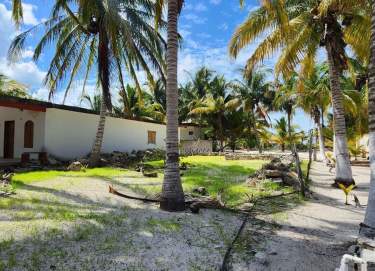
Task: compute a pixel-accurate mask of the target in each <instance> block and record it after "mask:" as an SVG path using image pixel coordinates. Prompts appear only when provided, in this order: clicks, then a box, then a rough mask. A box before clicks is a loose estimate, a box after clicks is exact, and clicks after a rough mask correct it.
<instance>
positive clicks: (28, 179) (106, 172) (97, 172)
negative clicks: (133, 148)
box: [13, 167, 129, 187]
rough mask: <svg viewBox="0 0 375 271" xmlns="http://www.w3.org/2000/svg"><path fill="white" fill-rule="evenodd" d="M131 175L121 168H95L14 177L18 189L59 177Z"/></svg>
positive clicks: (33, 172) (35, 172)
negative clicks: (25, 185)
mask: <svg viewBox="0 0 375 271" xmlns="http://www.w3.org/2000/svg"><path fill="white" fill-rule="evenodd" d="M127 173H129V170H125V169H120V168H110V167H103V168H93V169H85V170H84V171H79V172H74V171H59V170H45V171H31V172H25V173H17V174H16V175H15V176H14V177H13V183H14V185H15V186H16V187H19V186H22V185H24V184H30V183H34V182H42V181H50V180H53V179H55V178H58V177H94V178H112V177H118V176H123V175H124V174H127Z"/></svg>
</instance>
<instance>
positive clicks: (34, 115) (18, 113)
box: [0, 106, 45, 158]
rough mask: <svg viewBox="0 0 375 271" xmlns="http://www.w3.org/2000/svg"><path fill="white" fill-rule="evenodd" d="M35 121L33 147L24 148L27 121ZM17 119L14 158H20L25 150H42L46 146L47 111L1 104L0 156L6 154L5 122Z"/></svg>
mask: <svg viewBox="0 0 375 271" xmlns="http://www.w3.org/2000/svg"><path fill="white" fill-rule="evenodd" d="M28 120H31V121H32V122H34V144H33V148H32V149H29V148H24V147H23V146H24V133H25V122H26V121H28ZM5 121H15V138H14V158H20V157H21V154H22V153H23V152H40V151H42V150H43V147H44V144H43V142H44V121H45V113H44V112H36V111H29V110H20V109H17V108H10V107H3V106H0V157H3V156H4V123H5Z"/></svg>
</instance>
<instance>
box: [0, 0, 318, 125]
mask: <svg viewBox="0 0 375 271" xmlns="http://www.w3.org/2000/svg"><path fill="white" fill-rule="evenodd" d="M185 2H186V4H185V6H184V9H183V13H182V14H181V17H180V25H179V31H180V33H181V35H182V36H183V38H184V43H183V45H182V50H181V51H180V55H179V67H178V69H179V82H180V83H183V82H185V81H187V80H189V73H190V74H193V73H194V72H195V71H196V70H197V69H199V68H200V67H202V66H207V67H208V68H210V69H211V70H213V71H216V72H217V73H219V74H224V75H225V76H226V77H227V79H228V80H231V79H235V78H240V73H239V69H240V68H242V67H243V66H244V63H245V62H246V59H247V58H248V57H249V56H250V55H251V53H252V52H253V51H254V49H255V48H256V46H257V44H258V42H255V43H253V44H250V45H249V47H248V48H247V49H246V50H244V51H243V52H242V53H241V54H240V55H239V56H238V59H236V60H233V59H230V58H229V57H228V49H227V48H228V42H229V40H230V37H231V35H232V34H233V32H234V30H235V28H236V26H238V25H239V24H240V23H241V22H243V21H244V20H245V18H246V17H247V16H248V14H249V12H250V11H251V10H253V9H255V8H256V7H257V6H258V5H259V0H248V1H247V5H246V7H244V8H243V9H240V7H239V1H238V0H204V1H202V0H186V1H185ZM51 3H53V1H48V0H39V1H37V0H24V17H25V18H24V21H25V24H24V25H23V26H22V29H28V28H30V27H32V26H33V25H36V24H38V23H40V22H41V21H43V20H44V19H45V18H48V16H49V13H50V8H51ZM10 10H11V4H10V1H9V0H0V26H1V27H0V46H1V47H0V48H1V49H0V73H5V74H6V75H8V76H10V77H12V78H14V79H17V80H19V81H21V82H23V83H24V84H26V85H27V86H28V87H29V88H30V90H31V92H32V95H33V96H34V97H36V98H38V99H47V97H48V90H47V89H46V87H45V86H44V85H43V78H44V75H45V73H46V70H47V68H48V64H49V61H50V59H51V57H52V53H53V51H51V50H50V51H47V52H45V54H44V55H43V56H42V58H41V60H40V61H39V62H38V63H34V62H32V61H31V56H32V50H33V48H34V46H35V43H36V41H37V39H38V35H36V36H35V37H33V39H31V40H30V42H29V43H28V44H27V49H26V51H25V52H24V54H23V58H22V59H21V60H20V61H19V62H18V63H16V64H13V65H11V66H9V65H8V63H7V61H6V53H7V48H8V46H9V44H10V41H11V39H12V38H13V37H14V36H15V34H16V33H17V31H16V29H15V27H14V25H13V23H12V21H11V18H10V15H11V12H10ZM274 61H275V58H271V59H268V60H266V61H265V63H264V64H265V65H266V66H269V67H272V64H273V63H274ZM140 76H141V77H142V74H140ZM80 85H81V82H76V83H75V85H74V86H73V90H72V91H71V94H70V95H69V97H68V99H67V104H72V105H79V97H80V94H81V87H80ZM87 89H88V92H89V93H90V92H91V93H92V92H95V78H91V80H90V82H89V85H88V88H87ZM62 96H63V93H62V91H60V92H58V93H57V94H56V95H55V97H54V100H53V101H54V102H56V103H61V102H62ZM279 117H280V114H279V113H277V114H273V115H272V118H279ZM294 121H295V123H296V124H297V125H298V126H299V127H300V128H302V129H304V130H307V129H309V128H310V127H311V126H312V122H311V120H310V119H309V118H308V117H307V116H306V115H305V114H303V113H302V112H300V111H298V112H297V113H296V115H295V119H294Z"/></svg>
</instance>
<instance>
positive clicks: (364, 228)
mask: <svg viewBox="0 0 375 271" xmlns="http://www.w3.org/2000/svg"><path fill="white" fill-rule="evenodd" d="M371 11H372V17H371V57H370V66H369V83H368V85H369V96H368V97H369V98H368V102H369V107H368V110H369V144H370V168H371V175H370V176H371V177H370V180H371V181H370V192H369V198H368V203H367V208H366V214H365V220H364V223H363V224H361V230H360V233H361V234H363V235H365V236H367V237H370V238H375V2H374V1H372V8H371Z"/></svg>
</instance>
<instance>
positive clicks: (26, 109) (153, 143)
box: [0, 96, 212, 160]
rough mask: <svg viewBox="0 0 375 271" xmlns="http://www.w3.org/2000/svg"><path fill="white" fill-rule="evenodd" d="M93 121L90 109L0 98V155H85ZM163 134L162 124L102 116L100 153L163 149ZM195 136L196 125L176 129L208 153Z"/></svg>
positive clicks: (96, 118) (94, 127) (94, 125)
mask: <svg viewBox="0 0 375 271" xmlns="http://www.w3.org/2000/svg"><path fill="white" fill-rule="evenodd" d="M98 121H99V116H98V115H97V114H96V113H94V112H93V111H91V110H87V109H83V108H78V107H71V106H64V105H57V104H52V103H47V102H40V101H35V100H29V99H20V98H14V97H9V96H1V97H0V158H1V159H19V158H21V156H22V154H23V153H40V152H46V153H47V154H49V155H52V156H54V157H57V158H59V159H63V160H70V159H74V158H78V157H82V156H85V155H87V154H88V153H89V152H90V150H91V147H92V144H93V142H94V138H95V135H96V130H97V125H98ZM165 137H166V127H165V124H162V123H156V122H152V121H141V120H131V119H123V118H115V117H107V119H106V125H105V132H104V140H103V149H102V151H103V152H104V153H110V152H113V151H120V152H131V151H133V150H145V149H150V148H160V149H165ZM200 138H201V129H200V128H199V127H198V126H196V125H193V124H185V125H181V126H180V127H179V139H180V142H181V144H182V146H183V145H184V144H186V142H189V145H191V143H190V142H192V141H196V142H200V143H197V144H198V145H199V146H200V145H202V144H203V145H204V146H205V149H206V150H207V152H210V151H212V145H211V144H210V142H209V141H205V140H200ZM207 146H208V147H207ZM210 146H211V148H210ZM201 149H202V148H201Z"/></svg>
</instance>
